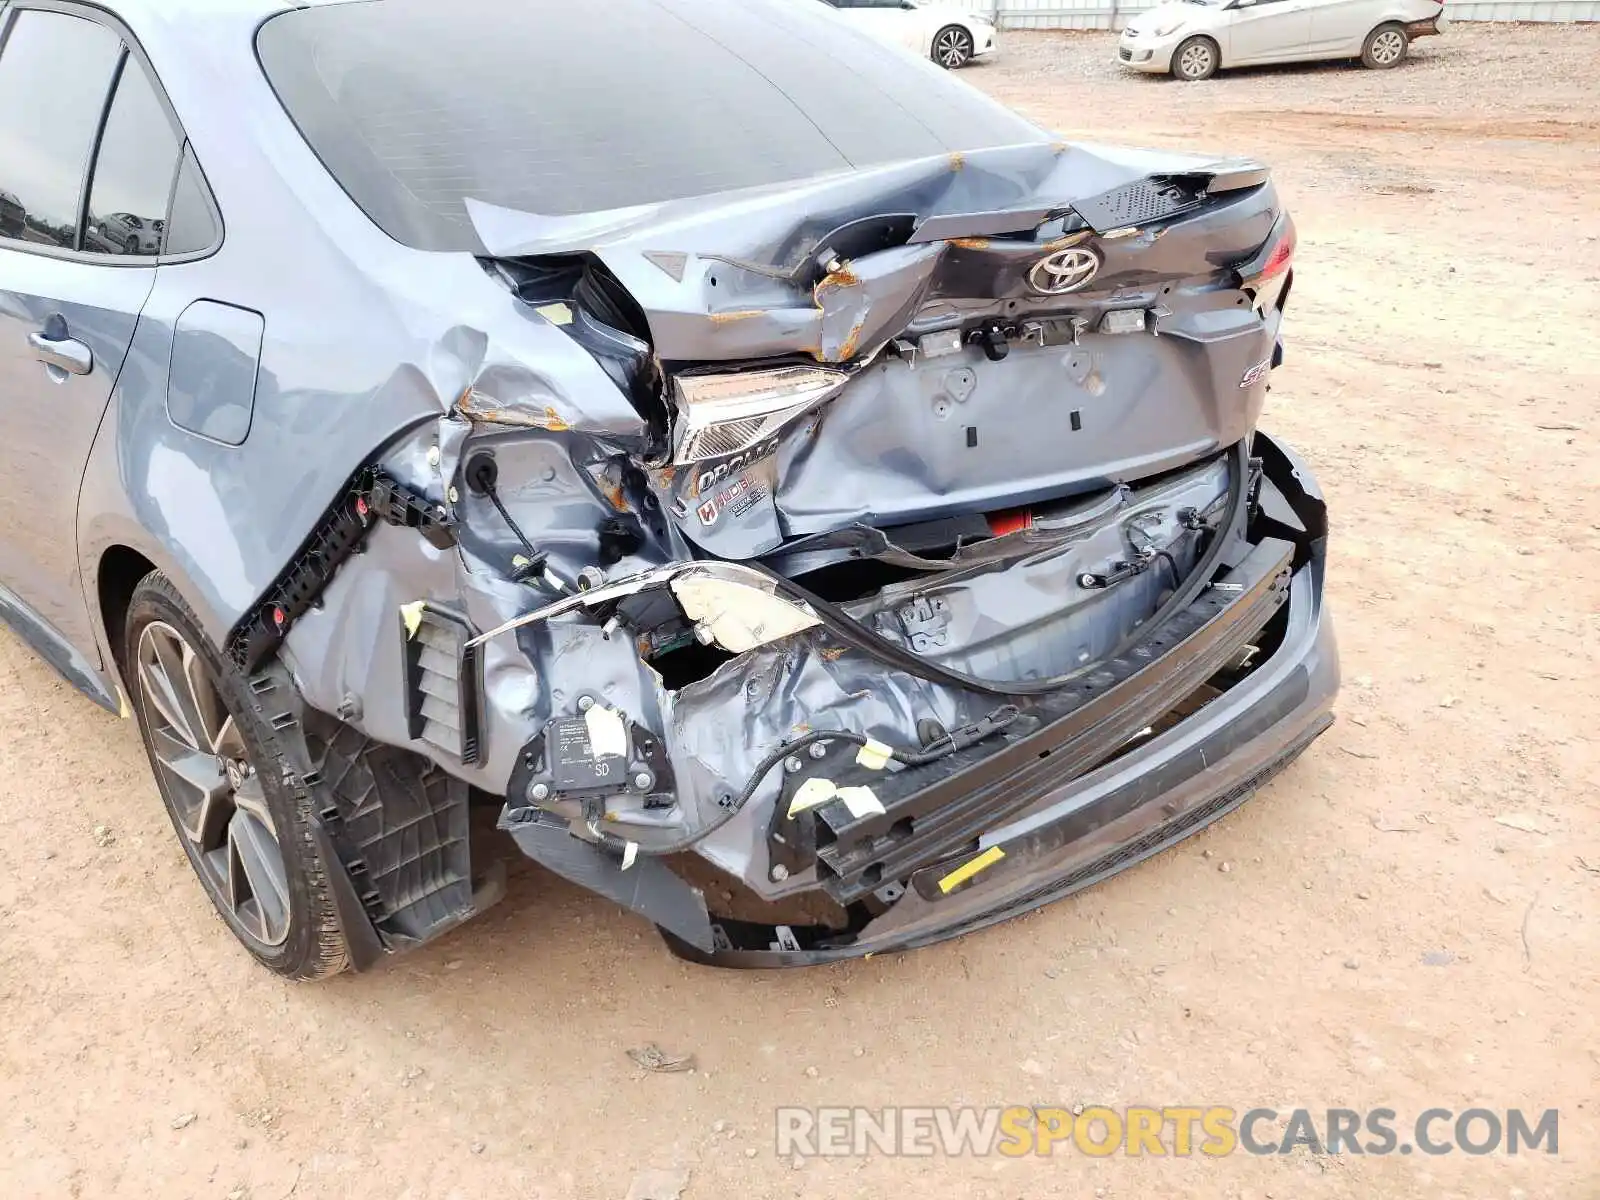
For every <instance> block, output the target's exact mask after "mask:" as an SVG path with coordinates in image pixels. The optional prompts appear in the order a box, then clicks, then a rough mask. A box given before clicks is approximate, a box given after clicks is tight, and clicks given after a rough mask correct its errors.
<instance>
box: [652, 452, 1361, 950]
mask: <svg viewBox="0 0 1600 1200" xmlns="http://www.w3.org/2000/svg"><path fill="white" fill-rule="evenodd" d="M1257 453H1258V455H1260V456H1261V457H1262V458H1263V460H1264V466H1265V468H1266V471H1267V475H1268V478H1269V479H1270V480H1271V482H1272V483H1273V485H1274V487H1275V488H1276V489H1277V491H1278V492H1279V493H1280V494H1281V495H1282V496H1283V497H1284V499H1285V500H1286V501H1287V503H1288V506H1289V508H1290V509H1291V510H1292V512H1293V516H1294V517H1295V518H1296V519H1297V520H1298V522H1299V523H1300V524H1301V525H1302V526H1303V527H1304V528H1305V529H1306V530H1308V531H1310V533H1311V535H1312V537H1311V542H1310V553H1309V555H1306V556H1303V557H1304V561H1302V562H1301V563H1300V565H1299V566H1298V567H1297V568H1296V569H1295V570H1294V571H1293V573H1292V575H1290V576H1289V578H1288V579H1287V581H1286V588H1287V596H1286V599H1285V600H1284V607H1285V608H1286V610H1287V615H1286V618H1285V621H1286V629H1285V632H1284V634H1283V637H1282V640H1281V642H1280V644H1279V646H1278V648H1277V650H1276V651H1275V652H1274V653H1273V654H1272V655H1271V656H1270V657H1269V658H1268V659H1267V661H1266V662H1264V663H1262V664H1261V665H1260V666H1259V667H1258V668H1257V669H1256V670H1254V671H1253V672H1252V673H1251V674H1250V675H1249V676H1248V677H1246V678H1245V679H1244V680H1242V681H1241V682H1239V683H1238V684H1237V685H1236V686H1234V687H1233V688H1231V689H1229V690H1228V691H1227V692H1226V693H1224V694H1223V695H1222V696H1221V697H1219V698H1218V699H1216V700H1214V701H1213V702H1212V703H1210V704H1208V705H1207V706H1206V707H1205V708H1203V709H1202V710H1200V711H1199V712H1198V713H1196V714H1195V715H1193V716H1191V717H1189V718H1187V719H1185V720H1183V721H1181V722H1179V723H1178V724H1177V725H1175V726H1173V727H1172V728H1170V729H1168V730H1166V731H1165V732H1164V733H1162V734H1161V735H1159V736H1158V737H1156V738H1154V739H1153V740H1151V741H1149V742H1146V743H1145V744H1143V745H1141V746H1139V747H1138V748H1137V749H1135V750H1133V751H1131V752H1129V753H1127V754H1124V755H1123V756H1121V757H1119V758H1117V759H1115V760H1114V761H1112V762H1110V763H1107V764H1105V765H1104V766H1102V767H1100V768H1098V769H1096V770H1093V771H1091V772H1089V773H1087V774H1084V775H1080V776H1078V777H1077V778H1074V779H1071V780H1070V781H1069V782H1064V783H1062V782H1053V783H1048V784H1043V785H1041V786H1040V791H1039V794H1038V796H1037V798H1036V799H1034V800H1033V801H1032V802H1031V803H1029V804H1028V805H1027V806H1026V807H1025V808H1023V809H1021V810H1020V811H1013V813H1012V815H1010V816H1008V817H1006V818H1005V819H1004V821H1003V823H999V824H996V825H995V826H994V827H993V828H990V829H989V830H987V831H986V832H985V833H983V834H982V836H981V837H980V838H979V840H978V845H977V849H976V850H975V851H973V852H971V853H968V854H966V855H965V856H964V861H963V859H962V858H956V859H945V860H943V861H941V862H940V863H938V864H934V865H930V866H924V867H922V868H920V869H918V870H916V871H914V872H913V873H912V874H911V877H910V883H911V886H910V887H909V888H907V889H906V890H905V891H904V893H903V894H900V892H899V889H898V887H895V888H894V889H892V890H891V892H890V894H889V896H888V897H887V899H888V900H889V901H890V903H889V906H888V907H887V909H886V910H885V911H884V912H883V913H882V914H881V915H879V916H878V917H877V918H876V919H874V920H873V921H871V922H870V923H869V924H867V925H866V926H865V927H864V928H863V929H861V930H860V931H859V932H858V933H857V934H856V935H855V936H854V937H853V938H850V939H849V940H848V942H845V943H843V944H837V945H830V944H828V943H827V942H826V941H823V942H820V943H812V944H809V945H802V944H801V942H800V941H799V940H798V939H797V938H796V937H795V935H794V932H793V931H792V930H790V929H788V927H785V926H774V927H766V926H757V925H745V924H742V923H739V922H732V921H726V920H723V921H719V922H718V923H717V924H716V925H715V926H713V935H714V940H715V944H714V946H713V947H712V948H711V949H710V950H706V949H704V948H701V947H697V946H694V945H691V944H689V943H688V942H685V941H683V940H682V939H680V938H678V937H675V936H674V935H672V934H670V933H666V932H665V931H663V937H664V938H665V939H666V941H667V943H668V945H669V946H670V947H671V949H672V950H673V952H674V953H676V954H678V955H679V956H680V957H683V958H686V959H689V960H691V961H695V962H700V963H705V964H708V965H715V966H724V967H787V966H803V965H810V964H817V963H823V962H830V961H836V960H839V959H844V958H853V957H859V956H861V955H865V954H871V953H884V952H888V951H895V950H907V949H913V948H916V947H918V946H924V945H928V944H931V943H934V942H938V941H942V940H944V939H946V938H951V937H956V936H959V935H961V934H964V933H968V932H971V931H973V930H976V929H981V928H983V927H985V926H988V925H992V924H994V923H996V922H998V921H1003V920H1006V919H1008V918H1010V917H1013V916H1016V915H1018V914H1020V913H1023V912H1027V911H1030V910H1032V909H1034V908H1038V907H1040V906H1042V905H1044V904H1048V903H1050V902H1051V901H1053V900H1057V899H1060V898H1062V897H1064V896H1067V895H1070V894H1072V893H1073V892H1076V891H1080V890H1082V889H1083V888H1086V887H1089V886H1092V885H1093V884H1095V883H1097V882H1099V881H1100V880H1102V879H1105V878H1108V877H1109V876H1111V875H1114V874H1116V873H1117V872H1119V871H1122V870H1125V869H1127V868H1128V867H1131V866H1133V865H1134V864H1136V863H1138V862H1140V861H1142V860H1143V859H1145V858H1148V857H1150V856H1151V855H1153V854H1156V853H1158V852H1159V851H1161V850H1162V849H1164V848H1166V847H1167V846H1170V845H1172V844H1174V843H1176V842H1178V841H1180V840H1182V839H1183V838H1185V837H1188V836H1190V835H1191V834H1193V833H1195V832H1197V831H1198V830H1200V829H1202V828H1204V827H1205V826H1206V825H1208V824H1210V823H1211V822H1213V821H1215V820H1217V819H1218V818H1220V817H1222V816H1223V815H1225V814H1226V813H1228V812H1230V811H1232V810H1233V809H1234V808H1236V807H1238V806H1239V805H1241V804H1242V803H1244V801H1245V800H1247V799H1248V798H1249V797H1250V796H1251V795H1253V794H1254V793H1255V791H1256V790H1257V789H1258V788H1259V787H1260V786H1261V785H1262V784H1263V783H1264V782H1266V780H1267V779H1269V778H1271V777H1272V776H1273V775H1274V774H1276V773H1277V772H1278V771H1280V770H1281V769H1282V768H1283V767H1285V766H1286V765H1287V764H1288V763H1289V762H1291V761H1292V760H1293V759H1294V757H1295V756H1296V755H1298V754H1299V753H1300V751H1301V750H1303V749H1304V748H1305V747H1306V746H1307V745H1309V744H1310V742H1311V741H1313V740H1314V739H1315V738H1316V737H1317V736H1319V735H1320V734H1321V733H1323V732H1324V731H1325V730H1326V729H1327V728H1328V727H1329V726H1330V725H1331V724H1332V721H1333V716H1332V706H1333V701H1334V698H1335V696H1336V694H1337V692H1338V687H1339V667H1338V654H1337V647H1336V643H1335V640H1334V633H1333V626H1332V622H1331V620H1330V619H1329V617H1328V614H1327V612H1326V611H1325V608H1324V605H1323V595H1322V593H1323V580H1324V572H1325V548H1326V540H1325V510H1324V507H1323V504H1322V499H1321V495H1320V493H1319V492H1318V491H1317V489H1316V484H1315V482H1314V481H1313V480H1312V478H1311V476H1310V474H1309V472H1308V471H1307V470H1306V468H1305V466H1304V465H1303V464H1302V463H1300V462H1299V460H1298V459H1297V458H1295V456H1294V455H1293V454H1292V452H1290V451H1288V450H1286V449H1285V448H1283V447H1281V446H1280V445H1279V444H1277V443H1274V442H1272V441H1271V440H1270V439H1268V438H1266V437H1265V435H1258V438H1257ZM1248 600H1249V597H1248V596H1241V597H1240V599H1239V602H1238V604H1237V605H1236V606H1235V607H1236V608H1242V607H1243V606H1244V605H1245V604H1246V603H1247V602H1248ZM1221 619H1222V618H1221V617H1219V618H1218V620H1221ZM1060 740H1061V733H1060V731H1059V730H1058V729H1056V727H1055V726H1054V725H1050V726H1046V727H1044V728H1043V729H1041V730H1039V731H1038V732H1037V733H1036V734H1034V735H1033V737H1032V738H1030V739H1029V741H1028V742H1027V743H1024V745H1025V746H1026V747H1027V749H1028V750H1029V751H1031V750H1032V749H1033V747H1032V745H1031V743H1032V742H1034V741H1037V742H1038V743H1039V745H1040V746H1041V747H1043V748H1044V749H1045V750H1051V751H1053V750H1054V749H1055V747H1056V746H1057V744H1058V743H1059V742H1060ZM1023 774H1025V772H1023V771H1018V772H1017V775H1018V776H1021V775H1023ZM974 864H978V866H977V868H976V869H974ZM963 870H966V871H967V872H968V873H967V874H965V875H964V876H963V875H962V874H961V872H962V871H963ZM952 878H954V879H955V882H954V883H952V882H951V881H952ZM941 884H942V885H943V886H942V887H941ZM762 940H766V942H767V946H768V948H767V949H752V948H749V947H751V946H752V944H756V945H759V944H760V942H761V941H762Z"/></svg>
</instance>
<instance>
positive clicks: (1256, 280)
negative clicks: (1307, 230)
mask: <svg viewBox="0 0 1600 1200" xmlns="http://www.w3.org/2000/svg"><path fill="white" fill-rule="evenodd" d="M1294 250H1295V232H1294V222H1293V221H1291V220H1290V219H1289V214H1288V213H1284V214H1283V216H1282V217H1280V218H1279V220H1278V224H1277V225H1276V226H1274V227H1273V236H1272V238H1271V239H1270V240H1269V241H1268V242H1267V244H1266V245H1265V246H1263V247H1262V248H1261V249H1260V250H1258V251H1257V252H1256V254H1255V257H1253V258H1252V259H1251V260H1250V261H1249V262H1248V263H1246V264H1244V265H1243V266H1241V267H1240V268H1239V286H1240V287H1242V288H1244V290H1245V291H1247V292H1249V293H1250V295H1251V297H1252V299H1253V303H1254V305H1255V309H1256V311H1257V312H1258V313H1261V314H1262V315H1263V316H1265V315H1266V314H1267V313H1269V312H1271V311H1272V310H1273V309H1275V308H1280V307H1282V302H1283V300H1284V298H1285V294H1286V292H1287V291H1288V286H1289V277H1290V275H1291V273H1292V271H1293V268H1294Z"/></svg>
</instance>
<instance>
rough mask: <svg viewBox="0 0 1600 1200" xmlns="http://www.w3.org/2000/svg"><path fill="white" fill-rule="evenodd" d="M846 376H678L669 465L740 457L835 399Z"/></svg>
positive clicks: (808, 371)
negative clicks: (785, 427)
mask: <svg viewBox="0 0 1600 1200" xmlns="http://www.w3.org/2000/svg"><path fill="white" fill-rule="evenodd" d="M849 378H850V377H849V376H848V375H846V374H845V373H844V372H843V371H830V370H827V369H824V368H820V367H776V368H773V369H771V370H764V371H739V372H734V373H717V374H713V373H707V374H703V375H678V376H676V377H674V379H673V381H672V389H673V398H674V400H675V402H676V408H677V420H676V422H675V427H674V430H673V439H672V450H673V461H674V462H676V463H678V464H679V465H683V464H685V463H693V462H703V461H705V460H706V459H709V458H724V457H726V456H727V455H730V454H741V453H743V452H744V451H746V450H749V449H750V448H751V447H752V446H757V445H759V444H760V443H761V442H763V441H764V440H766V439H767V438H770V437H771V436H772V435H773V434H775V433H777V432H779V431H780V430H781V429H783V427H784V426H785V425H787V424H789V422H790V421H793V420H794V419H795V418H796V417H798V416H800V415H802V414H803V413H805V412H807V411H809V410H810V409H812V408H815V407H816V406H817V405H818V404H821V403H822V402H823V401H824V400H827V399H829V398H830V397H832V396H834V395H835V394H836V393H837V392H838V391H839V389H840V388H842V387H844V385H845V383H846V382H847V381H848V380H849Z"/></svg>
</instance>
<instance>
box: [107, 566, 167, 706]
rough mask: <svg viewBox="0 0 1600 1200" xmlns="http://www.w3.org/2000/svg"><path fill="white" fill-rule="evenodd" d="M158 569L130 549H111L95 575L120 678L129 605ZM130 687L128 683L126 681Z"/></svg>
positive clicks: (110, 645) (108, 644) (109, 645)
mask: <svg viewBox="0 0 1600 1200" xmlns="http://www.w3.org/2000/svg"><path fill="white" fill-rule="evenodd" d="M155 569H156V565H155V564H154V563H153V562H151V561H150V560H149V559H148V558H146V557H145V556H144V555H142V554H140V553H139V552H138V551H137V550H134V549H132V548H131V547H128V546H111V547H109V548H107V550H106V551H105V553H104V554H102V555H101V556H100V567H99V569H98V570H97V571H96V572H95V590H96V594H97V597H98V599H99V601H100V619H101V621H102V622H104V624H105V635H106V645H107V646H108V647H110V649H111V658H112V662H113V663H114V664H115V666H116V668H117V671H118V673H119V674H121V672H122V668H123V651H124V650H125V649H126V647H124V645H123V640H122V639H123V634H124V632H125V630H124V628H123V627H124V626H125V625H126V624H127V617H128V602H129V601H130V600H132V599H133V591H134V589H135V588H137V587H138V586H139V581H140V580H142V579H143V578H144V577H145V576H146V575H148V574H150V572H151V571H154V570H155ZM124 683H126V679H124Z"/></svg>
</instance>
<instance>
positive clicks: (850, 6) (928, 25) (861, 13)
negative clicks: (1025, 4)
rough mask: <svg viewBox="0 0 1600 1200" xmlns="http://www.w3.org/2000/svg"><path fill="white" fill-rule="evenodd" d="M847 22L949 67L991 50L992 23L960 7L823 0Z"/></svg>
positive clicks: (906, 0) (900, 0) (909, 0)
mask: <svg viewBox="0 0 1600 1200" xmlns="http://www.w3.org/2000/svg"><path fill="white" fill-rule="evenodd" d="M822 2H823V3H824V4H827V5H829V6H830V7H832V8H836V9H838V10H839V15H840V16H841V17H843V18H844V19H845V20H846V21H847V22H848V23H850V24H851V25H854V26H855V27H856V28H857V29H860V30H862V31H863V32H865V33H870V34H871V35H872V36H873V37H875V38H877V39H878V40H879V41H883V42H888V43H890V44H891V45H895V46H903V47H904V48H905V49H907V50H912V51H915V52H916V53H917V54H920V55H922V56H924V57H926V58H931V59H933V61H934V62H936V63H938V64H939V65H940V66H941V67H948V68H950V69H951V70H952V71H953V70H955V69H956V68H957V67H964V66H966V65H967V64H968V63H969V62H971V61H972V60H973V59H975V58H981V57H983V56H984V55H985V54H993V53H994V49H995V34H994V23H993V22H992V21H990V20H989V18H988V17H985V16H980V15H978V14H976V13H965V12H962V11H961V10H960V9H948V8H935V7H932V6H930V5H929V4H927V3H926V2H925V0H924V2H923V3H917V0H822Z"/></svg>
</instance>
